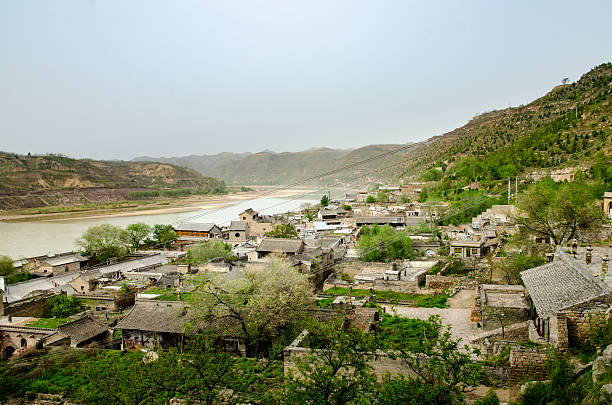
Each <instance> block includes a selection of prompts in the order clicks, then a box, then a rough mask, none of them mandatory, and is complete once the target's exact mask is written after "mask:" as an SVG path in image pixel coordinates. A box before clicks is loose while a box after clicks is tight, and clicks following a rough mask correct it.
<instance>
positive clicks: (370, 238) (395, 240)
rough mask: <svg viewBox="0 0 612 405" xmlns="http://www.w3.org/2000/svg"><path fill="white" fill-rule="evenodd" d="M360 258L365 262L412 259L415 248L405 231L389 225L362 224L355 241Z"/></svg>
mask: <svg viewBox="0 0 612 405" xmlns="http://www.w3.org/2000/svg"><path fill="white" fill-rule="evenodd" d="M356 247H357V250H358V252H359V255H360V259H361V260H363V261H367V262H389V261H393V260H396V259H414V258H416V255H417V254H416V250H415V249H414V248H413V247H412V240H411V239H410V237H409V236H408V235H407V234H406V233H405V232H400V231H396V230H395V229H393V228H392V227H390V226H389V225H384V226H379V225H378V224H374V225H372V226H367V225H366V226H364V227H362V228H361V236H360V237H359V240H358V241H357V245H356Z"/></svg>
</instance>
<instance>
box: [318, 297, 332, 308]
mask: <svg viewBox="0 0 612 405" xmlns="http://www.w3.org/2000/svg"><path fill="white" fill-rule="evenodd" d="M334 298H335V297H329V298H323V299H322V300H317V306H318V307H319V308H323V309H327V308H331V307H332V303H333V302H334Z"/></svg>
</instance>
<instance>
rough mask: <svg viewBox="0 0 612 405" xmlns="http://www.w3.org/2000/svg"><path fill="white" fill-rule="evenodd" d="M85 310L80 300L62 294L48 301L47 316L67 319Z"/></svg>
mask: <svg viewBox="0 0 612 405" xmlns="http://www.w3.org/2000/svg"><path fill="white" fill-rule="evenodd" d="M84 310H85V306H84V305H83V303H82V302H81V300H80V299H78V298H76V297H74V296H66V295H64V294H60V295H57V296H55V297H53V298H51V299H50V300H49V316H51V317H55V318H67V317H69V316H71V315H74V314H78V313H79V312H82V311H84Z"/></svg>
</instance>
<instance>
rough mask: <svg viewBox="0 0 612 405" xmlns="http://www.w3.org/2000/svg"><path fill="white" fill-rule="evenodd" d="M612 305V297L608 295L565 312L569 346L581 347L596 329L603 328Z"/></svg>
mask: <svg viewBox="0 0 612 405" xmlns="http://www.w3.org/2000/svg"><path fill="white" fill-rule="evenodd" d="M611 304H612V297H611V296H610V294H606V295H602V296H600V297H597V298H595V299H593V300H591V301H589V302H585V303H582V304H578V305H575V306H573V307H570V308H567V309H566V310H563V312H564V313H565V317H566V319H567V333H568V340H569V344H570V345H572V346H573V345H580V344H581V343H583V342H585V341H587V340H588V339H589V338H590V337H591V334H592V333H593V330H594V329H596V328H599V327H601V326H603V324H604V323H605V314H606V311H607V310H608V308H609V307H610V305H611Z"/></svg>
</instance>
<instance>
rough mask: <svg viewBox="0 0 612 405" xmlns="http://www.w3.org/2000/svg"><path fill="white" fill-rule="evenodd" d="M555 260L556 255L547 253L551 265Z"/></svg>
mask: <svg viewBox="0 0 612 405" xmlns="http://www.w3.org/2000/svg"><path fill="white" fill-rule="evenodd" d="M554 258H555V254H554V253H546V260H547V261H548V262H549V263H550V262H552V261H553V259H554Z"/></svg>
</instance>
